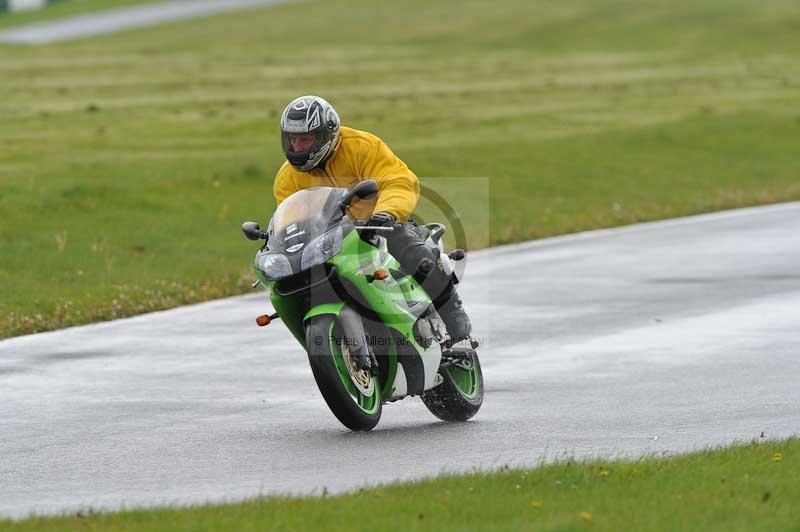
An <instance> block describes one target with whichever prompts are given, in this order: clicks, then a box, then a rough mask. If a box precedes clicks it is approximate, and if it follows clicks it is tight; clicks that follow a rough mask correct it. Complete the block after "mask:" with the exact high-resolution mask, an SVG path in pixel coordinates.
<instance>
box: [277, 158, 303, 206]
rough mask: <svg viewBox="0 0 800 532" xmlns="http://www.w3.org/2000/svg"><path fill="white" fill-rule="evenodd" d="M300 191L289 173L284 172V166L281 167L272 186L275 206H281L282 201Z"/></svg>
mask: <svg viewBox="0 0 800 532" xmlns="http://www.w3.org/2000/svg"><path fill="white" fill-rule="evenodd" d="M298 190H300V188H299V187H298V186H297V183H296V182H295V180H294V179H292V176H291V174H290V173H289V172H287V171H286V166H282V167H281V168H280V170H278V175H276V176H275V182H274V183H273V185H272V193H273V195H274V196H275V206H276V207H277V206H278V205H280V204H281V202H282V201H283V200H285V199H286V198H288V197H289V196H291V195H292V194H294V193H295V192H297V191H298Z"/></svg>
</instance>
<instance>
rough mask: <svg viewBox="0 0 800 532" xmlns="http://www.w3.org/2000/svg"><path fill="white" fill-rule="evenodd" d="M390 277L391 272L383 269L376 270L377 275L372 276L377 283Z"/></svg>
mask: <svg viewBox="0 0 800 532" xmlns="http://www.w3.org/2000/svg"><path fill="white" fill-rule="evenodd" d="M387 277H389V272H387V271H386V270H384V269H383V268H381V269H380V270H375V273H373V274H372V278H373V279H375V280H377V281H383V280H384V279H386V278H387Z"/></svg>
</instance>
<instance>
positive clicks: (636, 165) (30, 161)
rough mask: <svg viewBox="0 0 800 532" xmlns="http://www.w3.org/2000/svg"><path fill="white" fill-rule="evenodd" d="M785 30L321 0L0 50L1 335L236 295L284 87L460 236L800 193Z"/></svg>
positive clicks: (559, 6) (698, 18)
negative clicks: (315, 96)
mask: <svg viewBox="0 0 800 532" xmlns="http://www.w3.org/2000/svg"><path fill="white" fill-rule="evenodd" d="M119 3H121V2H115V4H114V5H117V4H119ZM101 4H102V5H110V4H108V2H105V1H104V2H99V1H94V2H92V0H83V1H80V0H75V1H74V2H66V3H64V4H61V5H58V6H55V7H53V8H51V9H52V10H53V11H50V10H49V9H48V10H45V11H42V12H37V13H35V14H26V15H25V17H32V19H33V18H41V17H45V18H47V17H51V16H53V13H57V11H55V10H63V11H64V12H67V11H75V10H84V9H88V8H89V7H92V6H96V5H101ZM16 17H22V15H14V16H13V17H7V16H4V17H2V18H0V26H1V25H7V24H9V21H10V20H12V19H16ZM16 20H22V19H21V18H19V19H16ZM26 20H27V19H26ZM799 34H800V5H798V4H797V2H795V1H793V0H772V1H766V2H763V1H742V0H704V1H700V2H698V1H689V0H679V1H676V2H671V3H669V5H666V4H664V3H663V2H656V1H645V2H640V1H636V2H634V1H632V0H631V1H611V0H593V1H591V2H589V1H576V0H565V1H562V2H558V3H553V2H528V1H523V0H509V1H506V2H503V6H502V7H497V5H496V4H495V3H492V2H474V1H473V2H455V1H442V2H434V3H431V2H424V1H422V0H413V1H410V2H402V3H395V2H391V3H390V2H385V3H378V4H376V3H375V2H372V1H369V0H336V1H333V0H331V1H326V2H313V1H312V2H306V3H302V4H294V5H284V6H277V7H272V8H267V9H259V10H256V11H252V12H247V13H235V14H228V15H220V16H216V17H212V18H207V19H202V20H197V21H191V22H186V23H176V24H169V25H166V26H160V27H154V28H150V29H144V30H137V31H133V32H127V33H121V34H117V35H112V36H107V37H103V38H93V39H87V40H83V41H77V42H73V43H67V44H57V45H50V46H44V47H19V46H0V77H1V78H2V83H0V214H2V218H0V220H1V221H0V337H8V336H13V335H18V334H23V333H30V332H34V331H41V330H46V329H53V328H58V327H63V326H67V325H72V324H79V323H86V322H90V321H96V320H104V319H111V318H115V317H120V316H125V315H130V314H134V313H139V312H145V311H149V310H155V309H160V308H166V307H170V306H175V305H179V304H183V303H188V302H194V301H200V300H204V299H208V298H214V297H221V296H225V295H230V294H235V293H241V292H243V291H246V290H247V288H246V287H247V284H248V282H249V281H250V280H251V279H252V278H253V276H252V274H251V273H250V271H249V270H250V267H251V260H252V255H253V252H254V248H253V245H252V244H251V243H248V242H246V241H245V240H244V239H243V237H242V236H241V234H240V233H239V224H240V223H241V221H243V220H245V219H258V220H259V221H261V222H262V223H265V222H266V220H267V219H268V216H269V214H270V212H271V211H272V209H273V207H274V203H273V200H272V197H271V186H272V177H273V174H274V171H275V170H276V169H277V167H278V165H279V164H280V162H281V160H282V157H281V152H280V149H279V141H278V135H277V123H276V122H277V118H278V115H279V113H280V110H281V109H282V108H283V106H284V105H285V104H286V103H287V102H288V101H289V100H290V99H291V98H292V97H294V96H297V95H299V94H302V93H319V94H321V95H323V96H325V97H327V98H328V99H329V100H331V101H332V102H333V103H334V104H335V105H336V106H337V109H338V110H339V113H340V115H341V116H342V118H343V121H344V123H345V124H347V125H350V126H353V127H357V128H364V129H368V130H371V131H374V132H376V133H378V134H379V135H381V136H382V137H383V138H384V139H385V140H386V141H387V142H388V143H389V145H390V146H391V147H392V148H393V149H394V150H395V151H396V152H397V153H398V154H399V155H400V156H401V157H402V158H403V159H405V160H406V161H407V162H408V163H409V165H410V166H411V167H412V168H413V169H414V170H415V171H416V172H417V173H418V174H419V175H420V176H423V181H424V183H426V184H428V185H429V186H431V187H433V188H435V189H436V190H439V191H440V192H442V193H443V194H444V195H445V196H446V198H447V199H448V201H449V202H450V203H452V204H453V205H454V206H455V207H456V208H457V209H458V210H459V212H461V215H462V218H463V221H464V223H465V225H466V227H467V230H468V237H469V238H468V247H469V248H471V249H474V248H478V247H484V246H488V245H493V244H499V243H505V242H512V241H518V240H522V239H530V238H540V237H545V236H548V235H555V234H561V233H568V232H574V231H580V230H585V229H591V228H597V227H609V226H615V225H621V224H629V223H634V222H638V221H643V220H653V219H660V218H667V217H674V216H679V215H686V214H692V213H699V212H706V211H711V210H718V209H726V208H734V207H741V206H746V205H753V204H761V203H771V202H778V201H787V200H797V199H800V157H797V153H798V146H800V39H798V35H799ZM472 176H474V177H480V178H483V179H474V180H463V181H461V180H459V179H454V178H457V177H463V178H466V177H472ZM443 177H448V178H449V179H443ZM473 185H474V186H473Z"/></svg>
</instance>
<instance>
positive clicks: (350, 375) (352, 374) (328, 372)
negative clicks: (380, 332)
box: [305, 314, 382, 431]
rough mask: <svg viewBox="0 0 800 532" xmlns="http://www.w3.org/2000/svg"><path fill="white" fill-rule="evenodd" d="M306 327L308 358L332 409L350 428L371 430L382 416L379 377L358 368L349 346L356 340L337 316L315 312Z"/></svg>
mask: <svg viewBox="0 0 800 532" xmlns="http://www.w3.org/2000/svg"><path fill="white" fill-rule="evenodd" d="M305 329H306V352H307V353H308V362H309V364H310V365H311V371H312V373H313V374H314V380H316V381H317V386H318V387H319V391H320V392H321V393H322V397H323V398H324V399H325V402H326V403H328V407H329V408H330V409H331V412H333V415H335V416H336V418H337V419H338V420H339V421H341V423H342V424H343V425H344V426H345V427H347V428H349V429H350V430H358V431H361V430H371V429H372V428H373V427H375V425H377V424H378V421H379V420H380V419H381V410H382V405H381V390H380V384H379V382H378V378H377V377H376V376H375V375H372V374H371V373H370V372H365V371H360V370H358V369H357V366H355V363H354V362H355V361H354V359H353V357H352V356H351V354H350V351H349V347H348V346H350V345H353V342H351V341H350V342H349V341H347V335H346V334H345V332H344V331H343V328H342V324H341V323H340V321H339V319H338V318H337V317H336V316H333V315H330V314H323V315H320V316H314V317H313V318H310V319H309V320H308V321H307V322H306V327H305ZM361 340H362V341H366V339H361Z"/></svg>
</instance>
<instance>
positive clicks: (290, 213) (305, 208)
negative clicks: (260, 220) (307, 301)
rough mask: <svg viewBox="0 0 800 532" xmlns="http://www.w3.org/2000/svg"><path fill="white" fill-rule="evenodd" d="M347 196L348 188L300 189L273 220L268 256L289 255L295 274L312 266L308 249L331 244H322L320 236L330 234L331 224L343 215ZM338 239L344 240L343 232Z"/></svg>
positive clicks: (289, 198)
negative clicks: (342, 203)
mask: <svg viewBox="0 0 800 532" xmlns="http://www.w3.org/2000/svg"><path fill="white" fill-rule="evenodd" d="M346 193H347V191H346V190H345V189H340V188H329V187H317V188H309V189H305V190H300V191H298V192H295V193H294V194H292V195H291V196H289V197H288V198H286V199H285V200H284V201H283V202H282V203H281V204H280V205H279V206H278V208H277V210H276V211H275V214H274V215H273V217H272V222H271V224H270V237H269V242H268V245H267V247H268V251H267V252H266V253H268V254H282V255H285V256H286V257H287V259H288V260H289V263H290V264H291V270H292V272H293V273H298V272H299V271H301V270H303V269H305V268H306V267H308V266H309V264H310V263H309V257H310V255H311V254H310V253H309V252H311V251H312V249H306V248H311V247H312V245H313V246H314V250H316V248H317V247H324V246H325V245H327V240H324V241H320V238H318V237H322V235H324V234H325V233H326V232H330V229H331V227H330V222H331V221H332V220H334V219H336V218H338V217H340V216H341V214H342V211H341V209H340V207H339V202H340V201H341V200H342V198H343V197H344V195H345V194H346ZM336 236H338V237H339V239H341V230H340V231H339V233H338V235H336ZM339 243H340V242H339ZM325 249H326V250H327V248H325ZM331 251H333V250H331ZM337 251H338V250H337ZM303 255H305V256H306V257H305V260H303V259H302V257H303ZM320 258H324V255H323V256H322V257H320ZM304 262H305V263H306V264H303V263H304ZM314 262H319V261H314Z"/></svg>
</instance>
